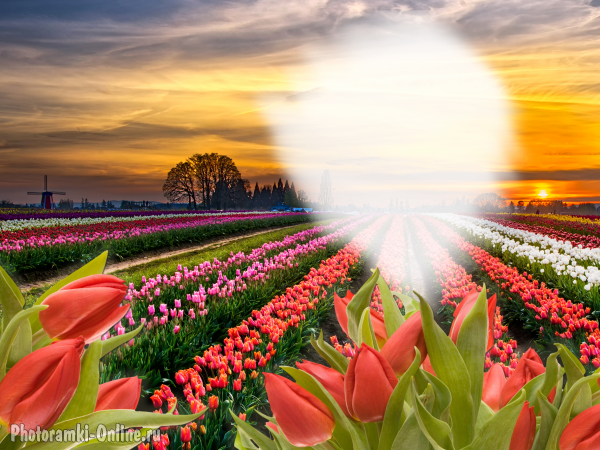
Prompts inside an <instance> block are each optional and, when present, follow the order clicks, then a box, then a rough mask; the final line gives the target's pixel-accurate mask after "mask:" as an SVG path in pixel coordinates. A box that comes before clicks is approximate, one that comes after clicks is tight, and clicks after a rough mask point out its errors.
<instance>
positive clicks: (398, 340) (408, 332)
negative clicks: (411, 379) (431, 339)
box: [380, 311, 427, 376]
mask: <svg viewBox="0 0 600 450" xmlns="http://www.w3.org/2000/svg"><path fill="white" fill-rule="evenodd" d="M415 347H417V348H418V349H419V351H420V352H421V361H424V360H425V358H427V346H426V345H425V335H424V334H423V327H422V326H421V312H420V311H417V312H416V313H414V314H413V315H412V316H410V317H409V318H408V320H406V322H404V323H403V324H402V325H401V326H400V328H398V329H397V330H396V331H395V332H394V334H392V336H390V338H389V339H388V340H387V342H386V343H385V345H384V346H383V348H382V349H381V352H380V353H381V356H383V357H384V358H385V359H386V360H387V362H388V363H389V364H390V366H392V369H393V370H394V373H395V374H396V375H398V376H400V375H402V374H403V373H404V372H406V371H407V370H408V368H409V367H410V365H411V364H412V362H413V360H414V359H415Z"/></svg>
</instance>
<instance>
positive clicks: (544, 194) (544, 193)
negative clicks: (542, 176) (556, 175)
mask: <svg viewBox="0 0 600 450" xmlns="http://www.w3.org/2000/svg"><path fill="white" fill-rule="evenodd" d="M538 196H539V197H541V198H546V197H548V193H547V192H546V190H545V189H542V190H541V191H540V193H539V194H538Z"/></svg>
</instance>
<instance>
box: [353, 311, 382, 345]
mask: <svg viewBox="0 0 600 450" xmlns="http://www.w3.org/2000/svg"><path fill="white" fill-rule="evenodd" d="M363 343H364V344H366V345H368V346H369V347H371V348H374V349H375V350H377V351H379V346H378V345H377V338H376V337H375V332H374V331H373V323H372V322H371V307H368V308H367V309H365V310H364V311H363V314H362V317H361V318H360V322H359V324H358V341H356V345H358V346H359V347H360V346H361V345H362V344H363Z"/></svg>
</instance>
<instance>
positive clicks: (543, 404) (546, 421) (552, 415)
mask: <svg viewBox="0 0 600 450" xmlns="http://www.w3.org/2000/svg"><path fill="white" fill-rule="evenodd" d="M548 359H550V358H548ZM537 404H538V405H539V408H540V411H541V413H542V420H541V423H540V427H539V429H538V430H537V433H536V434H535V440H534V441H533V446H532V447H531V450H544V449H545V448H546V445H547V444H548V438H549V437H550V430H551V429H552V425H554V420H555V419H556V415H557V414H558V409H556V407H555V406H554V405H552V403H550V402H549V401H548V399H547V398H546V396H545V395H544V394H542V393H541V392H540V391H538V392H537Z"/></svg>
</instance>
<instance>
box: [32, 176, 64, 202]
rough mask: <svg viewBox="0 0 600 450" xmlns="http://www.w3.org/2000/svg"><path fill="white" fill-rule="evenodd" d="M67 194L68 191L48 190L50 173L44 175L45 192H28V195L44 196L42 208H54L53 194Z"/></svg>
mask: <svg viewBox="0 0 600 450" xmlns="http://www.w3.org/2000/svg"><path fill="white" fill-rule="evenodd" d="M53 194H56V195H67V193H66V192H50V191H48V175H44V192H28V193H27V195H41V196H42V208H43V209H52V204H53V203H54V200H53V198H52V195H53Z"/></svg>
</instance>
